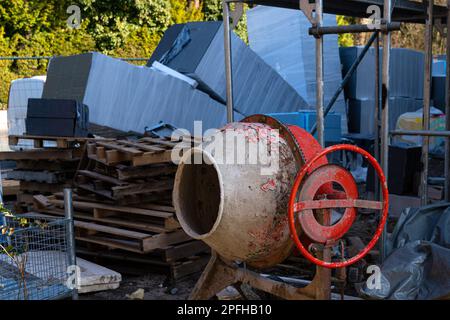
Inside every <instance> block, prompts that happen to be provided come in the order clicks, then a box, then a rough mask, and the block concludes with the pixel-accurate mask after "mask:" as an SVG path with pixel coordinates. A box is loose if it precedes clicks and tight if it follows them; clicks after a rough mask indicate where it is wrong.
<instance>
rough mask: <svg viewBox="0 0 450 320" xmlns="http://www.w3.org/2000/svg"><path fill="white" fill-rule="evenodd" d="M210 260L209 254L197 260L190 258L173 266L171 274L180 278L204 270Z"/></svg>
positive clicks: (174, 277)
mask: <svg viewBox="0 0 450 320" xmlns="http://www.w3.org/2000/svg"><path fill="white" fill-rule="evenodd" d="M209 260H210V257H209V256H208V255H206V256H204V257H200V258H198V259H195V260H190V261H187V262H183V263H180V264H176V265H174V266H172V267H171V276H172V278H173V279H175V280H178V279H181V278H183V277H186V276H188V275H191V274H194V273H197V272H200V271H203V269H204V268H205V267H206V265H207V264H208V262H209Z"/></svg>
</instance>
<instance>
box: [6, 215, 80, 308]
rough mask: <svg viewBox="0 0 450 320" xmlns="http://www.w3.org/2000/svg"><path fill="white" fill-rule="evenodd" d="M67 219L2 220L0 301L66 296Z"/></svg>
mask: <svg viewBox="0 0 450 320" xmlns="http://www.w3.org/2000/svg"><path fill="white" fill-rule="evenodd" d="M70 223H71V220H70V219H47V218H36V217H26V218H25V217H19V218H16V217H14V218H11V217H5V218H4V221H3V223H2V222H1V221H0V224H3V227H2V235H0V300H50V299H59V298H63V297H67V296H70V294H71V293H72V290H71V289H70V288H69V287H68V286H67V281H68V273H67V270H68V267H69V254H70V248H69V246H68V237H67V230H68V228H69V226H70Z"/></svg>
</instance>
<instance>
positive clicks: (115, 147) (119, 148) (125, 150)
mask: <svg viewBox="0 0 450 320" xmlns="http://www.w3.org/2000/svg"><path fill="white" fill-rule="evenodd" d="M96 144H97V145H99V146H102V147H105V148H107V149H113V150H117V151H120V152H123V153H130V154H132V155H140V154H142V153H143V151H141V150H138V149H136V148H130V147H126V146H122V145H119V144H117V143H114V142H110V143H107V142H100V141H97V142H96Z"/></svg>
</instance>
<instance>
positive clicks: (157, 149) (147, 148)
mask: <svg viewBox="0 0 450 320" xmlns="http://www.w3.org/2000/svg"><path fill="white" fill-rule="evenodd" d="M117 143H120V144H124V145H126V146H131V147H134V148H136V149H142V150H144V151H155V152H161V151H166V149H165V148H161V147H157V146H149V145H148V144H143V143H138V142H132V141H128V140H117Z"/></svg>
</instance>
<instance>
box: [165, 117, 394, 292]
mask: <svg viewBox="0 0 450 320" xmlns="http://www.w3.org/2000/svg"><path fill="white" fill-rule="evenodd" d="M230 137H231V138H230ZM230 139H231V143H230ZM237 141H241V144H240V147H239V146H238V144H239V142H237ZM242 141H243V142H242ZM218 142H221V143H218ZM261 145H270V146H271V147H270V148H262V150H261ZM273 146H276V147H273ZM336 151H352V152H357V153H360V154H362V155H363V157H364V158H365V159H367V161H368V162H369V163H370V164H371V165H372V166H373V167H374V168H375V172H376V173H377V175H378V177H379V181H380V183H381V187H382V196H383V201H368V200H361V199H359V194H358V188H357V184H356V182H355V180H354V178H353V176H352V174H351V173H350V172H349V171H347V170H346V169H344V168H343V167H341V166H339V165H336V164H331V163H329V162H328V160H327V156H328V155H330V154H331V153H333V152H336ZM256 155H258V156H261V157H262V158H265V159H266V160H267V159H269V160H268V161H265V162H264V165H263V164H262V162H261V161H256V162H255V161H251V160H252V159H253V160H254V158H255V156H256ZM239 159H240V160H241V161H239ZM199 160H200V161H199ZM173 199H174V206H175V210H176V215H177V218H178V220H179V222H180V224H181V226H182V228H183V229H184V231H185V232H186V233H187V234H188V235H189V236H191V237H192V238H194V239H199V240H203V241H204V242H205V243H207V244H208V245H209V246H210V247H211V248H212V249H213V252H214V254H215V256H214V257H213V260H214V261H211V262H210V265H209V266H208V267H207V268H206V270H205V273H204V275H203V277H202V278H203V279H201V281H200V282H202V283H203V284H198V287H199V288H197V298H205V297H209V295H211V294H212V293H213V292H214V291H217V290H218V289H219V287H222V286H223V285H225V284H226V283H228V284H229V282H233V281H243V279H242V277H244V273H245V272H244V273H243V272H240V273H239V272H238V271H239V266H242V265H245V266H246V267H250V268H254V269H262V268H267V267H271V266H274V265H277V264H279V263H281V262H282V261H284V260H285V259H286V258H287V257H289V256H290V255H291V254H292V253H293V250H294V249H295V248H297V249H298V250H299V251H300V252H301V253H302V254H303V255H304V256H305V257H306V258H307V259H308V260H310V261H311V262H313V263H315V264H316V265H318V266H320V267H321V268H322V269H331V268H343V267H346V266H348V265H351V264H353V263H355V262H357V261H359V260H360V259H362V258H363V257H364V256H365V255H366V254H367V253H368V252H369V251H370V250H371V249H372V248H373V247H374V246H375V244H376V242H377V241H378V239H379V237H380V235H381V233H382V231H383V228H384V226H385V223H386V220H387V213H388V190H387V184H386V180H385V177H384V175H383V172H382V170H381V168H380V166H379V165H378V163H377V162H376V160H375V159H374V158H373V157H372V156H371V155H370V154H368V153H367V152H366V151H364V150H362V149H360V148H358V147H356V146H352V145H337V146H333V147H331V148H327V149H322V147H321V146H320V145H319V143H318V142H317V141H316V140H315V139H314V137H313V136H312V135H310V134H309V133H308V132H307V131H305V130H303V129H301V128H299V127H296V126H285V125H283V124H281V123H280V122H278V121H277V120H275V119H273V118H271V117H269V116H265V115H255V116H251V117H248V118H246V119H244V120H243V121H241V122H238V123H231V124H228V125H226V126H225V127H224V128H222V129H221V130H218V131H217V132H215V133H214V134H213V135H211V136H210V137H209V139H205V142H204V143H203V144H202V145H201V147H198V148H193V149H191V150H189V151H188V152H187V153H186V154H184V156H183V157H182V159H181V161H180V164H179V167H178V170H177V173H176V178H175V186H174V194H173ZM338 208H341V209H342V211H343V214H342V217H341V219H340V220H339V221H338V222H337V223H335V224H332V223H331V210H333V209H338ZM359 208H366V209H371V210H379V211H381V218H380V223H379V226H378V228H377V230H376V232H375V234H374V236H373V239H372V240H371V241H370V242H369V244H368V245H367V246H366V248H364V249H363V250H362V251H361V252H360V253H358V254H357V255H356V256H354V257H351V258H348V259H346V260H341V261H331V256H330V254H329V252H330V250H327V249H330V248H331V247H333V246H335V245H336V244H337V243H338V241H339V240H340V239H342V238H343V237H344V235H345V234H346V233H347V232H348V231H349V229H350V228H351V226H352V224H353V222H354V221H355V218H356V216H357V209H359ZM317 248H321V249H319V251H321V252H317ZM327 252H328V254H327ZM218 263H219V264H220V265H221V268H219V269H220V270H221V271H220V272H221V273H222V275H220V276H219V278H220V277H223V274H224V270H227V268H229V271H230V272H228V273H229V274H231V273H233V274H234V275H233V276H230V277H229V279H227V281H222V280H223V279H222V280H220V279H215V280H214V281H215V282H219V283H220V284H221V285H219V287H217V286H218V285H217V284H216V283H212V280H211V279H212V278H214V277H216V278H217V275H216V276H213V275H211V272H213V273H217V272H218V270H219V269H218ZM213 270H215V271H213ZM231 270H234V271H233V272H231ZM225 273H226V272H225ZM245 274H246V275H247V276H248V274H247V273H245ZM322 274H329V273H327V272H325V273H323V270H322ZM236 275H238V276H236ZM252 276H254V278H255V279H256V274H253V275H252ZM208 279H209V281H207V280H208ZM205 281H206V282H208V283H209V284H208V286H209V287H210V288H209V289H208V290H206V291H208V294H206V295H201V294H199V290H201V288H200V287H202V288H203V290H205V283H204V282H205ZM320 282H321V285H323V284H322V283H323V282H324V281H323V279H322V281H320ZM325 282H326V281H325ZM260 283H261V281H260V280H259V281H254V284H255V285H256V286H257V285H258V284H260ZM211 286H212V287H215V289H211ZM260 286H261V285H260ZM262 287H264V288H265V289H267V286H266V285H264V286H262ZM194 291H195V290H194ZM266 291H267V290H266ZM316 291H317V290H316ZM194 296H195V294H194ZM310 297H311V295H310ZM194 298H195V297H194Z"/></svg>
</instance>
